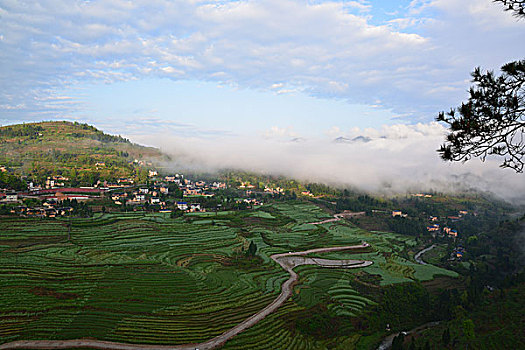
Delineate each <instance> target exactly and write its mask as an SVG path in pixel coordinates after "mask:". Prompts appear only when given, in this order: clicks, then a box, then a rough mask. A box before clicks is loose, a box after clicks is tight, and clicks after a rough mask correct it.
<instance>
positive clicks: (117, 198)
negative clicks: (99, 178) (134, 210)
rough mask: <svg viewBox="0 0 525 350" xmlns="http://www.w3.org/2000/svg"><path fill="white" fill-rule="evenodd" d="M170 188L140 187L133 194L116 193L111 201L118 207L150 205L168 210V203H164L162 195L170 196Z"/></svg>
mask: <svg viewBox="0 0 525 350" xmlns="http://www.w3.org/2000/svg"><path fill="white" fill-rule="evenodd" d="M168 193H169V188H168V187H167V186H162V185H161V186H154V187H153V188H148V187H139V188H138V189H134V190H132V191H131V192H128V191H123V192H120V191H119V192H114V193H112V195H111V200H113V203H115V204H117V205H122V204H126V205H144V204H146V203H149V204H151V205H158V206H160V209H161V210H163V209H166V202H164V201H162V200H161V198H160V196H161V194H166V195H167V194H168Z"/></svg>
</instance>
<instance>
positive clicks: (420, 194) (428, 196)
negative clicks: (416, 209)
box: [412, 193, 432, 198]
mask: <svg viewBox="0 0 525 350" xmlns="http://www.w3.org/2000/svg"><path fill="white" fill-rule="evenodd" d="M412 197H421V198H432V195H431V194H425V193H413V194H412Z"/></svg>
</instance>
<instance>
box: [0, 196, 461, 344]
mask: <svg viewBox="0 0 525 350" xmlns="http://www.w3.org/2000/svg"><path fill="white" fill-rule="evenodd" d="M262 209H264V210H265V211H262ZM262 209H259V210H255V211H245V212H224V213H219V215H218V219H217V220H216V219H214V217H212V215H211V214H212V213H206V215H202V214H199V215H190V216H188V217H187V218H178V219H170V218H169V214H144V213H119V214H104V215H97V216H95V217H94V218H89V219H72V221H71V223H72V228H71V241H69V242H68V241H67V230H68V229H67V223H68V221H67V220H65V219H64V220H40V219H24V218H17V217H4V218H1V219H0V285H1V286H2V288H0V343H4V342H7V341H12V340H21V339H72V338H78V337H95V338H97V339H103V340H111V341H122V342H133V343H152V344H184V343H190V342H201V341H205V340H207V339H209V338H211V337H214V336H216V335H219V334H220V333H222V332H224V331H226V330H228V329H230V328H231V327H233V326H235V325H236V324H238V323H239V322H241V321H242V320H244V319H246V318H247V317H249V316H251V315H253V314H254V313H256V312H257V311H259V310H261V309H262V308H263V307H264V306H266V305H267V304H269V303H270V302H271V301H272V300H273V299H274V298H275V297H276V296H277V295H278V294H279V292H280V288H281V285H282V283H283V282H284V281H285V280H286V279H287V278H288V274H287V273H286V272H285V271H283V270H282V269H281V268H280V267H279V266H278V265H277V264H275V263H274V262H273V261H271V259H270V255H272V254H274V253H283V252H288V251H299V250H304V249H310V248H319V247H329V246H339V245H350V244H357V243H360V242H362V241H363V240H365V241H367V242H369V243H370V244H372V246H373V249H374V250H366V251H363V252H362V253H358V254H350V253H345V252H339V253H330V254H322V256H323V257H325V258H338V259H348V258H351V259H365V260H372V261H374V265H372V266H369V267H366V268H364V269H356V270H344V269H341V270H339V269H333V270H332V269H322V268H318V267H314V266H301V267H299V268H297V271H298V272H299V275H300V283H299V284H298V285H297V287H296V290H295V293H294V296H293V298H291V299H290V300H289V301H288V302H287V303H286V304H285V305H284V306H283V307H281V308H280V309H279V310H278V311H277V312H276V313H274V314H272V315H270V316H269V317H268V318H266V319H264V320H263V321H262V322H260V323H259V324H257V325H256V326H254V327H252V328H250V329H248V330H247V331H245V332H244V333H242V334H240V335H239V336H237V337H235V338H233V339H232V340H230V341H229V342H228V343H227V344H226V346H225V348H227V349H246V348H250V349H279V348H280V349H324V348H327V347H333V348H341V349H346V348H352V347H353V346H354V345H355V344H356V343H357V342H358V341H359V335H357V334H352V333H348V334H347V335H345V336H338V337H336V338H334V339H327V340H323V339H317V338H314V337H311V336H308V335H307V334H303V333H298V332H296V331H294V330H293V329H291V328H290V324H292V322H293V319H294V317H296V316H293V315H294V314H296V313H298V312H299V313H300V312H304V310H307V309H309V308H311V307H314V306H315V305H318V304H323V305H326V306H327V308H328V310H329V312H331V313H332V314H334V315H337V316H341V317H352V316H355V315H358V314H359V313H361V312H362V311H363V310H365V309H366V308H367V307H368V306H370V305H374V303H375V301H374V300H373V297H371V296H367V295H362V294H360V293H359V292H358V291H357V290H356V289H355V288H353V287H352V285H351V283H350V282H351V281H352V279H353V274H354V273H355V272H356V271H358V270H361V271H366V272H368V273H370V274H377V275H380V276H381V278H382V280H381V285H384V284H389V283H396V282H404V281H409V280H412V279H421V280H426V279H431V278H432V277H433V276H434V275H435V274H449V275H452V273H451V272H449V271H446V270H442V269H438V268H436V267H433V266H430V265H428V266H420V265H417V264H414V263H411V262H409V261H406V260H404V259H403V258H401V257H400V256H399V253H400V252H402V251H403V249H404V248H405V247H406V246H411V245H414V244H415V242H413V240H412V239H411V238H409V237H403V236H401V235H394V234H390V233H370V232H366V231H363V230H360V229H357V228H355V227H352V226H350V225H349V224H346V223H344V222H339V223H331V224H323V225H307V223H308V222H313V221H318V220H320V219H321V220H322V219H326V218H327V217H329V215H328V214H326V213H324V212H323V211H322V210H321V209H319V208H318V207H316V206H314V205H312V204H307V203H304V204H303V203H298V202H291V203H282V204H275V205H271V206H267V207H264V208H262ZM213 216H215V213H213ZM254 220H255V221H254ZM250 241H253V242H255V243H256V245H257V247H258V250H257V255H258V256H260V257H261V258H262V259H263V260H262V261H263V263H262V264H256V265H255V266H253V267H250V268H241V267H238V265H236V264H235V263H234V262H233V261H234V260H233V259H232V258H233V257H234V256H235V255H236V254H237V255H238V254H239V253H240V252H241V251H242V250H243V249H246V248H247V247H248V245H249V242H250ZM388 254H390V255H388ZM270 335H271V336H270ZM334 344H336V345H334Z"/></svg>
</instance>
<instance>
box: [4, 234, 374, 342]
mask: <svg viewBox="0 0 525 350" xmlns="http://www.w3.org/2000/svg"><path fill="white" fill-rule="evenodd" d="M369 246H370V245H369V244H368V243H363V244H360V245H354V246H344V247H331V248H318V249H310V250H305V251H303V252H293V253H292V252H290V253H283V254H274V255H272V256H271V258H272V259H273V260H274V261H275V262H276V263H278V264H279V265H280V266H281V267H282V268H283V269H284V270H286V271H287V272H288V273H289V274H290V278H289V279H288V280H286V282H284V283H283V286H282V290H281V293H280V294H279V296H278V297H277V298H276V299H275V300H274V301H272V302H271V303H270V304H269V305H268V306H266V307H265V308H264V309H262V310H261V311H259V312H258V313H256V314H254V315H252V316H250V317H249V318H247V319H246V320H244V321H242V322H241V323H239V324H238V325H237V326H235V327H233V328H232V329H230V330H228V331H226V332H224V333H222V334H221V335H219V336H217V337H215V338H212V339H210V340H208V341H206V342H204V343H199V344H184V345H147V344H128V343H118V342H110V341H103V340H96V339H73V340H18V341H14V342H10V343H6V344H2V345H0V350H7V349H69V348H92V349H103V350H153V349H158V350H194V349H200V350H204V349H215V348H217V347H219V346H222V345H224V343H226V342H227V341H228V340H229V339H231V338H233V337H235V336H236V335H237V334H239V333H241V332H243V331H244V330H246V329H248V328H250V327H251V326H253V325H255V324H256V323H258V322H259V321H261V320H262V319H264V318H265V317H266V316H268V315H269V314H271V313H272V312H274V311H275V310H277V309H278V308H279V307H280V306H281V305H282V304H284V302H285V301H286V300H288V298H289V297H290V296H291V295H292V291H293V287H294V285H295V284H296V283H297V280H298V275H297V273H295V272H294V271H293V269H294V268H295V267H297V266H300V265H317V266H321V267H327V268H357V267H365V266H369V265H372V262H371V261H364V260H329V259H319V258H309V257H306V255H308V254H313V253H326V252H336V251H342V250H352V249H362V248H366V247H369Z"/></svg>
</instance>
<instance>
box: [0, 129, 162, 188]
mask: <svg viewBox="0 0 525 350" xmlns="http://www.w3.org/2000/svg"><path fill="white" fill-rule="evenodd" d="M163 157H164V156H163V154H162V153H161V152H160V151H159V150H158V149H156V148H152V147H144V146H141V145H137V144H134V143H132V142H130V141H129V140H128V139H125V138H123V137H121V136H120V135H119V136H114V135H109V134H106V133H104V132H102V131H100V130H98V129H96V128H95V127H93V126H91V125H88V124H82V123H78V122H68V121H49V122H40V123H29V124H17V125H9V126H3V127H0V165H1V166H3V167H5V168H7V169H10V170H12V171H13V172H14V173H15V174H17V175H19V176H27V177H28V179H30V180H33V181H35V182H37V183H40V184H42V183H43V182H45V181H46V179H47V178H48V177H56V178H58V179H64V178H67V179H71V181H73V182H74V183H73V185H81V184H87V185H92V184H93V182H94V180H95V179H100V180H101V181H104V180H107V181H114V180H116V179H118V178H129V177H133V178H135V179H138V178H144V179H145V178H146V177H147V169H146V167H145V166H152V162H153V161H155V160H160V159H162V158H163ZM66 181H67V180H66ZM95 181H96V180H95Z"/></svg>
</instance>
